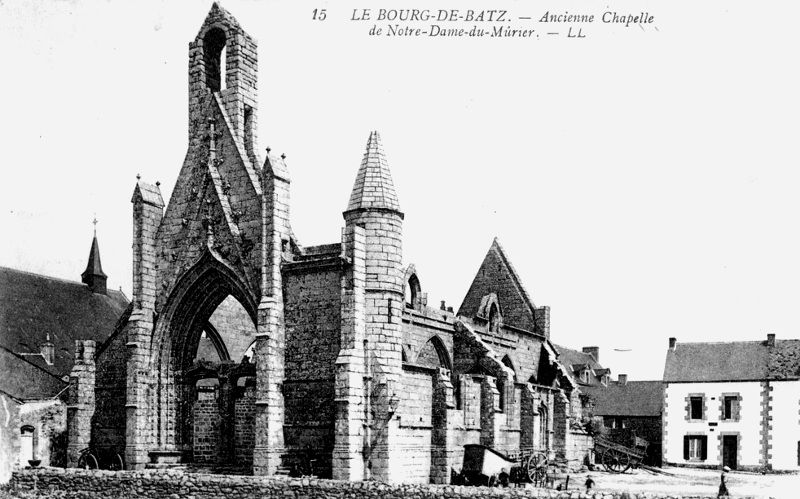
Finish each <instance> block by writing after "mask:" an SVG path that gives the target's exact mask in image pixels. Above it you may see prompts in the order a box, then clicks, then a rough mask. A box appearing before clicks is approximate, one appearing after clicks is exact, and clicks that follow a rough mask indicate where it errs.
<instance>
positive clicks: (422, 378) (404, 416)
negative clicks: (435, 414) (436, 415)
mask: <svg viewBox="0 0 800 499" xmlns="http://www.w3.org/2000/svg"><path fill="white" fill-rule="evenodd" d="M431 376H432V373H428V372H421V371H409V370H404V372H403V377H402V378H401V385H402V388H401V390H400V407H399V410H398V411H397V412H398V414H400V425H401V426H412V427H424V428H430V427H431V409H432V407H433V405H432V400H433V381H432V379H431Z"/></svg>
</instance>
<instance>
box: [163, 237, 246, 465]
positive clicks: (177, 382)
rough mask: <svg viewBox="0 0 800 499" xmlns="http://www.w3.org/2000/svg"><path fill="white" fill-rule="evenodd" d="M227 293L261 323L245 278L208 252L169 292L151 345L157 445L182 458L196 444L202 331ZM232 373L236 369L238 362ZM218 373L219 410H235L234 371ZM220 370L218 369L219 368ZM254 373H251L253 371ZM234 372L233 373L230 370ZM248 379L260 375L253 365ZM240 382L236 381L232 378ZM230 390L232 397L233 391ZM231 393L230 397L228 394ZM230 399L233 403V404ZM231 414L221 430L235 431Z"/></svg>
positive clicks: (185, 457) (230, 452)
mask: <svg viewBox="0 0 800 499" xmlns="http://www.w3.org/2000/svg"><path fill="white" fill-rule="evenodd" d="M228 295H231V296H233V297H234V298H236V299H237V300H238V301H239V303H241V304H242V306H243V307H244V309H245V310H246V311H247V313H248V315H249V316H250V318H251V319H252V320H253V324H254V327H255V324H256V305H255V299H254V293H252V292H251V291H250V289H249V287H248V286H247V284H246V283H245V280H244V279H243V278H242V276H241V275H240V274H239V273H238V272H236V271H235V270H234V269H233V268H231V267H230V266H229V265H227V264H226V263H224V262H223V260H222V259H221V257H219V256H218V255H215V254H214V252H213V251H211V250H206V251H205V253H204V254H203V256H202V257H201V258H200V259H199V260H198V262H197V263H196V264H195V265H193V266H192V267H191V268H190V269H189V270H187V271H186V272H185V274H184V275H183V276H182V277H181V278H180V279H179V280H178V282H177V284H176V285H175V288H174V289H173V291H172V292H171V293H170V294H169V297H168V298H167V300H166V302H165V306H164V309H163V310H164V311H163V313H162V315H161V317H160V318H159V320H158V322H157V324H156V326H155V328H154V333H155V334H154V341H153V343H152V351H153V354H154V355H153V359H154V362H155V364H156V365H154V366H153V372H154V373H155V375H156V380H155V386H156V397H157V398H158V400H159V402H160V403H158V404H155V407H156V408H155V409H154V410H155V412H156V414H154V415H153V416H154V419H155V421H156V422H157V432H156V442H155V444H156V446H157V447H158V448H159V449H162V450H165V451H175V452H178V451H180V452H181V453H182V454H183V458H184V459H187V458H190V456H191V449H192V442H193V438H192V437H193V431H194V429H193V414H192V407H193V402H194V395H195V387H194V384H195V382H196V381H197V379H198V378H197V372H198V371H197V368H196V366H193V364H192V363H193V359H194V357H195V353H196V351H197V345H198V343H199V341H200V336H201V334H202V332H203V331H204V330H205V329H206V327H207V324H208V320H209V318H210V317H211V315H212V314H213V312H214V311H215V310H216V308H217V307H218V306H219V305H220V303H222V301H223V300H224V299H225V298H227V296H228ZM227 364H231V366H230V369H233V366H236V364H235V363H233V362H230V361H228V362H223V363H222V365H227ZM230 369H225V372H224V373H222V372H221V371H220V372H218V373H217V374H216V375H215V376H216V377H218V378H219V379H220V380H221V381H220V396H221V397H223V399H221V401H220V411H221V412H223V413H227V412H231V411H232V410H231V409H230V407H228V406H230V405H231V404H232V402H231V400H232V395H231V394H232V393H233V388H232V387H231V386H228V385H230V384H231V380H230V379H228V378H229V376H230V373H228V370H230ZM217 370H219V369H217ZM250 371H252V372H250ZM231 372H232V371H231ZM247 375H248V376H255V366H254V365H252V364H251V365H250V368H249V370H248V374H247ZM233 382H234V383H235V380H233ZM228 392H230V393H228ZM226 395H227V396H226ZM228 399H231V400H228ZM230 416H231V415H230V414H223V418H222V420H223V423H222V424H221V429H220V432H221V434H222V435H226V434H230V433H232V430H231V428H232V426H230V427H229V425H230V424H232V423H231V422H229V421H227V420H226V418H229V417H230ZM233 454H234V452H233V450H231V449H229V452H223V453H222V458H223V459H224V458H226V457H231V456H232V455H233Z"/></svg>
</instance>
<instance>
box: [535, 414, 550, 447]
mask: <svg viewBox="0 0 800 499" xmlns="http://www.w3.org/2000/svg"><path fill="white" fill-rule="evenodd" d="M536 419H537V425H536V426H537V428H536V429H537V432H536V433H537V437H538V445H539V449H538V450H542V451H544V450H547V449H548V446H547V444H548V436H549V435H548V427H549V422H548V414H547V406H545V405H542V406H541V407H539V417H538V418H536Z"/></svg>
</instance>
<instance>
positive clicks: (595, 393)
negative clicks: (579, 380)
mask: <svg viewBox="0 0 800 499" xmlns="http://www.w3.org/2000/svg"><path fill="white" fill-rule="evenodd" d="M581 391H583V392H584V393H586V394H587V395H589V396H590V397H591V398H592V400H593V401H594V414H595V415H597V416H660V415H661V405H662V400H663V398H664V385H663V383H662V382H661V381H628V382H627V383H626V384H624V385H623V384H620V383H617V382H612V383H609V385H608V386H591V387H584V388H581Z"/></svg>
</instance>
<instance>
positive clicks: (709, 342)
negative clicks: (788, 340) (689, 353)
mask: <svg viewBox="0 0 800 499" xmlns="http://www.w3.org/2000/svg"><path fill="white" fill-rule="evenodd" d="M766 341H767V340H766V339H763V340H742V341H685V342H677V343H676V345H675V346H681V345H735V344H737V343H762V344H763V343H766ZM778 341H780V340H778ZM784 341H785V340H784Z"/></svg>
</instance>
